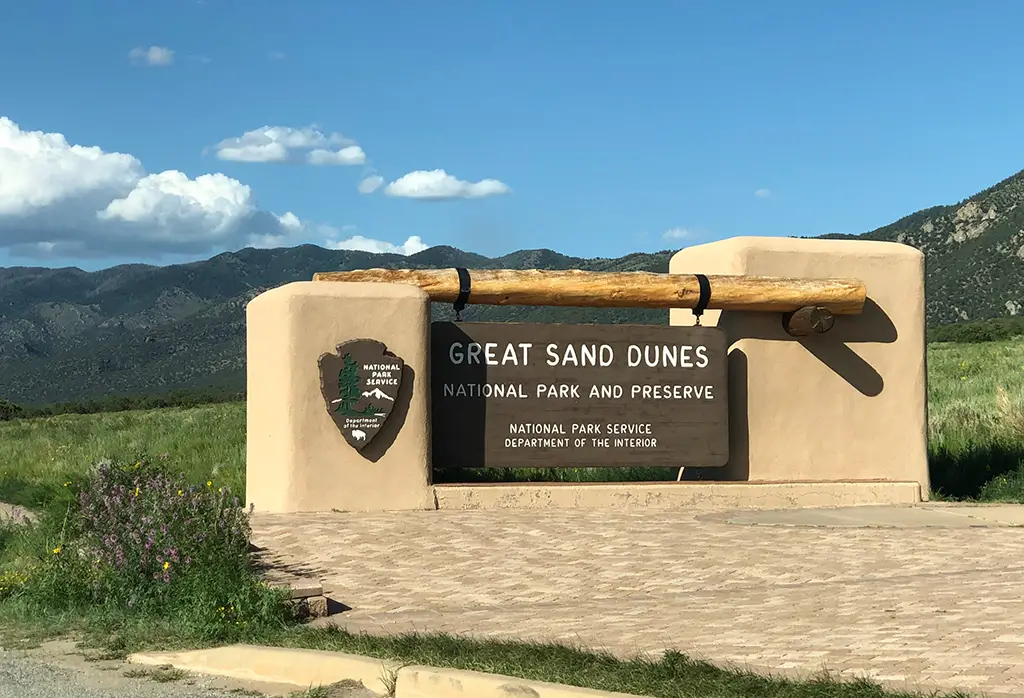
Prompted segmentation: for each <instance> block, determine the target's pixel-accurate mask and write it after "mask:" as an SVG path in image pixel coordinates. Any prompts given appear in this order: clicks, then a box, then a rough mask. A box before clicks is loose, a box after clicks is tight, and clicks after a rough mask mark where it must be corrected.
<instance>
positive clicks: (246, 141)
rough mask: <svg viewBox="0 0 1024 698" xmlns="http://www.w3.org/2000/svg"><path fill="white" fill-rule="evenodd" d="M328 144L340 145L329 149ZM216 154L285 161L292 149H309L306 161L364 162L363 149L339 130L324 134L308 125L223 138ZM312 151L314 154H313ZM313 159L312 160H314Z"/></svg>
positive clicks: (227, 157) (268, 128) (228, 157)
mask: <svg viewBox="0 0 1024 698" xmlns="http://www.w3.org/2000/svg"><path fill="white" fill-rule="evenodd" d="M329 146H334V147H335V148H340V150H337V151H334V152H332V151H331V150H328V147H329ZM216 149H217V157H218V158H219V159H221V160H231V161H234V162H285V161H288V160H291V159H292V157H293V154H294V151H304V150H308V151H312V152H310V153H309V154H308V158H309V159H308V161H309V162H311V163H313V164H317V165H326V164H345V165H349V164H361V163H363V162H365V161H366V154H365V153H364V152H363V149H362V148H360V147H359V146H358V145H356V142H355V141H353V140H352V139H351V138H346V137H345V136H343V135H341V134H340V133H330V134H325V133H323V132H321V131H320V130H319V129H317V128H314V127H312V126H308V127H306V128H291V127H289V126H262V127H260V128H257V129H254V130H252V131H246V132H245V133H243V134H242V135H241V136H237V137H234V138H226V139H224V140H222V141H221V142H220V143H218V144H217V146H216ZM314 154H315V155H314ZM314 160H316V161H314Z"/></svg>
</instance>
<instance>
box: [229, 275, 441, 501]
mask: <svg viewBox="0 0 1024 698" xmlns="http://www.w3.org/2000/svg"><path fill="white" fill-rule="evenodd" d="M429 330H430V302H429V299H428V298H427V295H426V294H425V293H424V292H423V291H422V290H421V289H419V288H418V287H414V286H407V285H403V284H375V283H326V282H312V281H309V282H298V283H292V284H287V285H285V286H281V287H279V288H275V289H272V290H270V291H267V292H265V293H263V294H261V295H259V296H257V297H256V298H254V299H253V300H252V301H250V303H249V305H248V307H247V309H246V334H247V337H246V374H247V376H246V384H247V396H246V501H247V502H249V503H252V504H254V505H255V507H256V510H257V511H261V512H277V513H281V512H303V511H330V510H331V509H339V510H341V511H388V510H400V509H433V508H434V495H433V490H432V489H431V487H430V452H429V445H430V439H429V429H430V425H429V418H428V413H427V400H428V395H429V391H428V390H427V389H426V386H427V385H428V383H429V376H428V359H429V356H428V352H429V342H428V334H429ZM353 339H374V340H377V341H379V342H382V343H384V344H385V345H386V346H387V348H388V350H389V351H390V352H392V353H394V354H395V355H397V356H398V357H399V358H401V359H402V360H403V361H404V362H405V369H404V371H403V376H402V384H401V389H400V392H399V394H398V398H397V400H396V402H395V407H394V411H393V413H392V414H391V415H390V416H389V417H388V419H387V421H386V422H385V423H384V426H383V427H382V429H381V431H380V432H379V433H378V434H377V435H376V437H375V438H374V439H373V441H371V442H370V443H369V444H368V445H367V446H366V447H365V448H364V449H363V451H362V452H360V451H357V450H356V449H354V448H353V447H351V446H350V445H349V444H348V443H347V442H346V441H345V439H344V437H343V436H342V434H341V432H340V430H339V429H338V427H337V426H336V425H335V423H334V421H333V420H332V419H331V416H330V413H329V412H328V411H327V408H326V405H325V404H324V398H323V397H322V395H321V392H320V371H319V366H318V363H317V362H318V360H319V357H320V356H321V355H322V354H325V353H331V352H334V351H335V350H336V348H337V345H338V344H341V343H342V342H346V341H348V340H353Z"/></svg>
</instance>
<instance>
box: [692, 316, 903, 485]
mask: <svg viewBox="0 0 1024 698" xmlns="http://www.w3.org/2000/svg"><path fill="white" fill-rule="evenodd" d="M718 326H719V327H720V328H722V329H723V330H725V332H726V335H727V336H728V337H729V342H730V343H732V342H736V341H738V340H741V339H760V340H766V341H777V342H797V343H799V344H800V345H801V346H802V347H803V348H804V349H806V350H807V351H808V352H809V353H810V354H811V355H812V356H814V357H815V358H816V359H817V360H818V361H820V362H821V363H823V364H824V365H825V366H827V367H828V368H830V369H831V370H832V371H833V372H834V373H835V374H836V375H837V376H839V377H840V378H842V379H843V381H845V382H846V383H847V384H848V385H849V386H850V387H852V388H853V389H854V390H856V391H858V392H859V393H861V394H862V395H865V396H867V397H875V396H876V395H880V394H881V392H882V389H883V388H884V387H885V381H884V380H883V379H882V376H881V374H879V373H878V371H876V370H875V368H874V367H873V366H871V364H869V363H868V362H867V361H865V360H864V359H862V358H861V357H860V355H859V354H857V352H855V351H854V350H853V349H852V348H851V347H850V346H849V345H850V344H860V343H878V344H891V343H893V342H895V341H896V339H897V337H898V333H897V330H896V326H895V325H894V324H893V322H892V320H891V319H890V318H889V316H888V315H887V314H886V312H885V311H884V310H882V308H881V307H880V306H879V305H878V304H877V303H875V302H874V301H873V300H871V299H870V298H868V299H867V301H866V302H865V304H864V311H863V313H861V314H860V315H843V316H839V317H837V318H836V322H835V326H834V327H833V328H832V330H831V331H830V332H827V333H825V334H821V335H812V336H809V337H792V336H790V335H789V334H787V333H786V331H785V329H784V328H783V326H782V318H781V315H780V314H778V313H739V312H733V313H722V316H721V319H720V320H719V323H718ZM747 363H748V358H747V356H746V354H744V353H743V351H742V350H740V349H733V350H732V351H730V352H729V405H730V408H729V413H730V418H729V431H730V434H732V436H731V438H730V447H729V451H730V453H729V463H728V464H727V465H725V466H723V467H721V468H685V469H684V470H683V477H682V479H683V480H685V481H693V480H727V481H740V482H745V481H747V480H749V479H750V443H749V442H750V439H749V419H750V417H749V415H748V398H747V382H748V380H749V371H748V366H747Z"/></svg>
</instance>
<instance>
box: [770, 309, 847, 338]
mask: <svg viewBox="0 0 1024 698" xmlns="http://www.w3.org/2000/svg"><path fill="white" fill-rule="evenodd" d="M835 321H836V319H835V317H834V316H833V315H832V311H830V310H829V309H828V308H823V307H821V306H815V305H808V306H805V307H803V308H800V310H796V311H794V312H792V313H784V314H783V316H782V326H783V327H784V328H785V329H786V332H787V333H788V334H790V335H792V336H793V337H807V336H810V335H812V334H825V333H826V332H828V331H829V330H831V329H832V326H833V325H834V324H835Z"/></svg>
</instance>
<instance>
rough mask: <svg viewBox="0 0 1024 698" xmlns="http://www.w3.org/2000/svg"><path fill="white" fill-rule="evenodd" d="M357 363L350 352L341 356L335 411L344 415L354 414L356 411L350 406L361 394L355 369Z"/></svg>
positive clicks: (353, 404)
mask: <svg viewBox="0 0 1024 698" xmlns="http://www.w3.org/2000/svg"><path fill="white" fill-rule="evenodd" d="M357 366H358V363H357V362H356V360H355V359H353V358H352V355H351V354H345V356H344V357H342V367H341V370H340V371H338V406H337V407H336V408H335V409H334V411H335V412H341V413H342V414H345V415H355V414H357V412H356V411H355V410H353V409H352V408H353V407H354V406H355V404H356V403H357V402H359V398H360V397H362V394H361V393H360V392H359V373H357V371H356V367H357Z"/></svg>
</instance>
